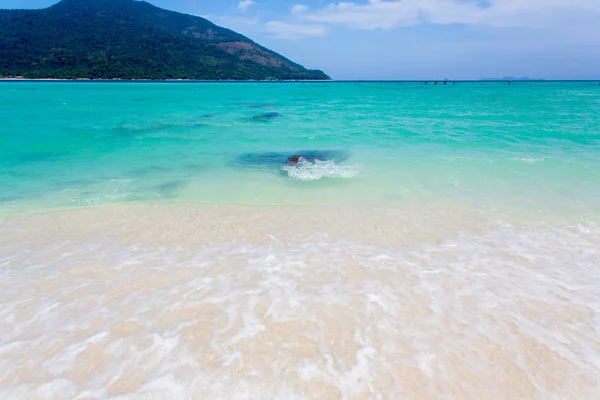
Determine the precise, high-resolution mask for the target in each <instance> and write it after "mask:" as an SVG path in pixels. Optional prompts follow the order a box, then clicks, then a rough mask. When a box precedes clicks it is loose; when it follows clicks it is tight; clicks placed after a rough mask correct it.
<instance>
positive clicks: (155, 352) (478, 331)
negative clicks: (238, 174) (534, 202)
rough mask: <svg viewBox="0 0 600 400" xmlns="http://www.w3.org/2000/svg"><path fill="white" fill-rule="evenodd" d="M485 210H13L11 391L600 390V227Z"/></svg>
mask: <svg viewBox="0 0 600 400" xmlns="http://www.w3.org/2000/svg"><path fill="white" fill-rule="evenodd" d="M450 210H452V212H451V213H450V212H449V211H450ZM478 214H479V213H477V212H473V209H470V208H465V209H462V210H461V209H459V208H458V207H452V208H439V207H437V208H436V207H433V206H427V205H421V206H419V207H417V206H415V207H388V208H384V207H343V206H337V207H334V206H295V207H294V206H292V207H289V206H281V207H273V206H268V207H265V206H263V207H256V206H219V205H212V206H206V205H202V206H201V205H180V204H125V205H123V204H121V205H105V206H100V207H83V208H76V209H69V210H54V211H49V212H48V211H46V212H37V213H31V214H27V215H20V216H12V217H10V218H8V219H4V220H3V221H2V222H1V223H0V238H1V240H0V265H2V269H1V270H0V290H1V291H2V293H3V296H4V304H5V306H4V307H3V310H1V311H0V317H1V318H2V321H3V322H2V323H0V335H1V337H2V339H3V342H4V343H5V346H4V347H3V350H2V351H3V361H0V366H3V369H4V370H5V371H9V374H7V375H5V376H4V377H3V378H1V379H0V388H1V389H0V394H1V395H2V396H3V397H6V398H11V399H12V398H14V399H20V398H28V397H40V396H42V395H44V396H46V398H52V399H54V398H56V399H58V398H64V397H65V396H67V397H73V398H75V397H77V396H83V395H84V394H85V393H87V396H88V398H103V397H107V396H126V397H135V396H146V395H148V396H149V395H159V394H160V395H162V396H166V397H171V398H172V397H173V396H183V398H206V399H212V398H224V397H225V398H231V399H236V398H240V399H241V398H244V397H243V396H242V394H243V393H245V395H244V396H246V397H247V395H249V396H251V397H252V396H259V395H260V396H264V395H269V396H271V397H283V398H289V397H294V396H295V397H298V398H306V399H335V398H340V397H343V396H346V397H348V398H371V397H373V396H377V395H382V396H384V397H393V398H439V396H442V395H443V394H445V395H448V394H449V393H451V394H452V395H453V397H454V398H456V399H473V398H488V399H502V398H535V397H545V398H551V397H553V396H556V397H563V398H565V397H570V396H576V397H577V398H582V399H583V398H585V399H592V398H594V397H595V395H597V394H598V393H599V390H600V388H599V387H598V385H597V382H595V381H594V377H595V376H597V372H598V371H600V365H599V364H598V363H597V359H595V358H594V357H595V356H594V355H595V354H600V341H599V340H598V336H596V335H595V332H596V331H595V330H596V329H597V325H596V324H595V322H594V320H593V318H592V317H593V315H595V313H597V312H598V311H599V308H598V307H600V298H599V297H598V296H597V291H596V290H595V288H594V284H593V280H592V279H591V276H593V273H594V268H593V266H594V265H598V263H600V258H599V257H600V255H599V254H597V253H594V250H593V249H597V248H598V246H600V231H599V230H598V229H595V228H593V227H587V228H586V227H580V228H578V227H569V226H554V227H553V226H537V225H528V224H521V225H518V224H508V223H503V224H498V223H494V222H492V221H490V220H489V219H485V218H482V217H481V215H478ZM498 243H503V246H502V247H498V245H497V244H498ZM565 265H569V266H570V268H571V273H570V274H565V273H564V266H565ZM8 364H10V365H13V366H16V367H13V368H6V367H7V365H8ZM548 366H551V368H549V367H548Z"/></svg>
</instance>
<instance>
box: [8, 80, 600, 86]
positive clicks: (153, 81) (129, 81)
mask: <svg viewBox="0 0 600 400" xmlns="http://www.w3.org/2000/svg"><path fill="white" fill-rule="evenodd" d="M0 82H96V83H98V82H101V83H303V82H306V83H344V82H348V83H350V82H353V83H361V82H364V83H378V82H379V83H386V82H387V83H394V82H395V83H403V82H404V83H435V82H437V83H438V85H441V86H444V80H443V79H437V80H436V79H407V80H376V79H375V80H366V79H361V80H344V79H340V80H337V79H330V80H319V79H317V80H312V79H302V80H234V79H231V80H227V79H223V80H196V79H88V78H75V79H61V78H0ZM454 82H456V83H507V82H513V83H553V82H600V78H599V79H556V80H549V79H529V80H518V79H516V80H515V79H512V80H509V79H507V80H502V79H465V80H461V79H456V80H448V81H447V84H446V86H452V84H453V83H454Z"/></svg>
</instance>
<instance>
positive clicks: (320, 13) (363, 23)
mask: <svg viewBox="0 0 600 400" xmlns="http://www.w3.org/2000/svg"><path fill="white" fill-rule="evenodd" d="M303 11H305V10H303ZM296 14H298V13H296ZM590 14H592V15H593V14H597V15H598V17H600V1H598V0H489V1H488V2H487V3H482V2H481V0H368V1H367V2H364V1H362V2H340V3H331V4H329V5H328V6H326V7H324V8H321V9H320V10H316V11H313V12H310V13H301V17H302V18H304V19H306V20H308V21H312V22H318V23H327V24H339V25H343V26H347V27H351V28H356V29H364V30H374V29H392V28H396V27H402V26H412V25H417V24H420V23H431V24H471V25H485V26H496V27H515V26H525V27H532V26H551V25H552V24H554V23H556V22H558V21H561V20H568V19H569V18H586V17H589V16H590Z"/></svg>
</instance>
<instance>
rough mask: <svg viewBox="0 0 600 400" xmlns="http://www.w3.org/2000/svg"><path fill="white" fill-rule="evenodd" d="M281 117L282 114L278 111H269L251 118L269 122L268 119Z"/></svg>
mask: <svg viewBox="0 0 600 400" xmlns="http://www.w3.org/2000/svg"><path fill="white" fill-rule="evenodd" d="M279 117H281V114H279V113H278V112H268V113H262V114H256V115H253V116H252V118H251V119H252V120H253V121H260V122H268V121H271V120H273V119H275V118H279Z"/></svg>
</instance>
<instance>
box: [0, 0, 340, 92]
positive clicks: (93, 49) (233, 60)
mask: <svg viewBox="0 0 600 400" xmlns="http://www.w3.org/2000/svg"><path fill="white" fill-rule="evenodd" d="M17 75H22V76H24V77H25V78H60V79H75V78H91V79H115V78H120V79H206V80H209V79H210V80H220V79H236V80H242V79H256V80H266V79H329V77H328V76H327V75H326V74H325V73H324V72H322V71H318V70H308V69H305V68H304V67H302V66H301V65H298V64H296V63H294V62H292V61H290V60H288V59H287V58H285V57H283V56H281V55H279V54H277V53H274V52H272V51H270V50H268V49H266V48H264V47H262V46H260V45H258V44H257V43H255V42H253V41H252V40H250V39H248V38H247V37H245V36H243V35H240V34H238V33H236V32H233V31H231V30H229V29H225V28H221V27H219V26H217V25H215V24H213V23H211V22H210V21H208V20H206V19H204V18H201V17H196V16H192V15H186V14H181V13H177V12H173V11H168V10H163V9H161V8H158V7H155V6H153V5H151V4H149V3H146V2H143V1H134V0H62V1H61V2H59V3H58V4H56V5H54V6H52V7H49V8H46V9H42V10H0V76H17Z"/></svg>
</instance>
